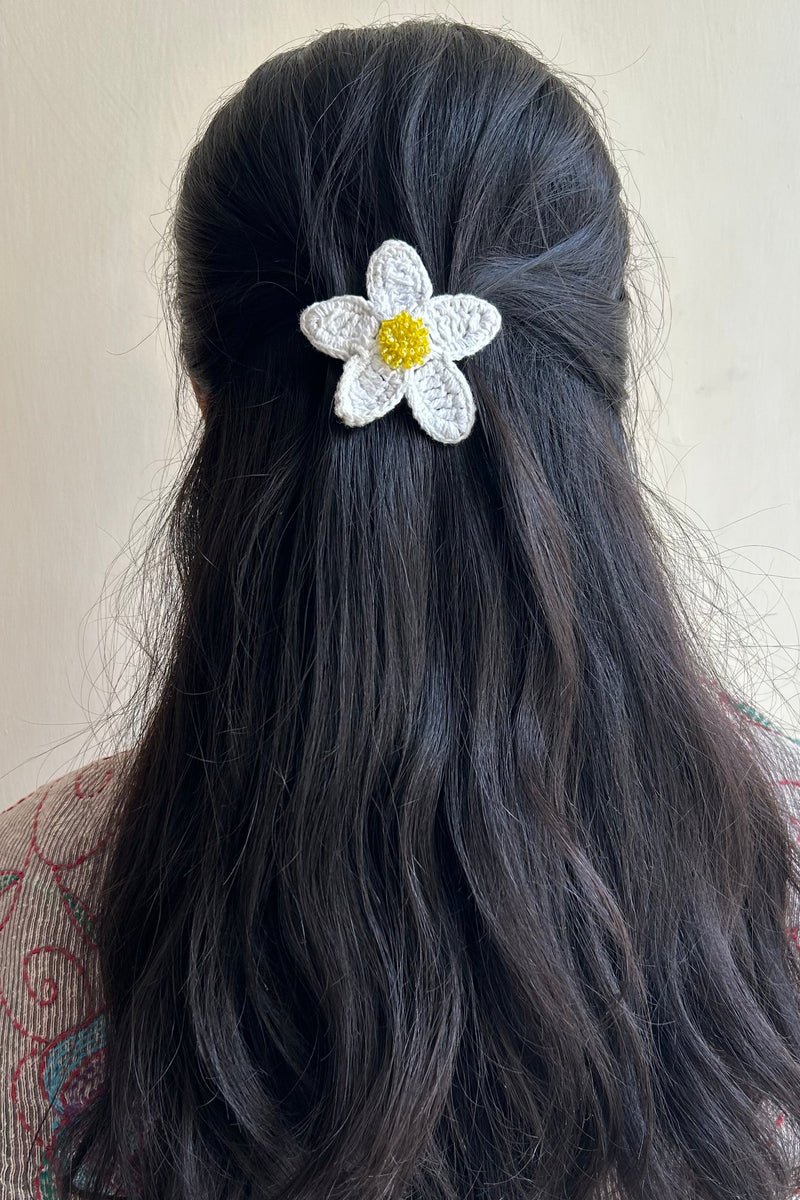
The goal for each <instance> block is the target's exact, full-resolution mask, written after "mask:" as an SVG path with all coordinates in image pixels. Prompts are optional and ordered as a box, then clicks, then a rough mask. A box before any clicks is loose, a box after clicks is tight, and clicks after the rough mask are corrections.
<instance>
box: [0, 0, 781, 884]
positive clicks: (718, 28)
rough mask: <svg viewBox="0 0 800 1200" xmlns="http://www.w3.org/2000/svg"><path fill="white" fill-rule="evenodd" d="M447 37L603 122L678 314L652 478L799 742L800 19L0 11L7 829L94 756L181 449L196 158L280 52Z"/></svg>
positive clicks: (548, 3) (747, 674) (1, 799)
mask: <svg viewBox="0 0 800 1200" xmlns="http://www.w3.org/2000/svg"><path fill="white" fill-rule="evenodd" d="M435 12H440V13H443V14H446V15H448V16H453V17H456V18H459V19H462V20H466V21H470V22H473V23H475V24H481V25H485V26H489V27H492V28H496V29H500V30H504V31H506V32H507V33H510V34H516V35H519V36H521V37H523V38H524V39H527V40H528V42H529V44H533V45H534V46H535V47H538V49H539V50H540V51H541V53H542V54H543V55H544V56H545V57H546V58H548V59H550V60H551V61H553V62H554V63H555V64H556V65H557V66H559V67H561V68H563V69H565V70H567V71H569V72H574V73H577V74H578V75H579V76H580V77H581V79H582V80H583V81H584V82H585V83H586V84H588V85H590V86H591V87H592V88H593V89H594V91H595V93H596V94H597V96H598V97H599V99H600V101H601V103H602V105H603V107H604V110H605V114H606V119H607V122H608V129H609V133H610V135H611V137H612V138H613V140H614V143H615V146H616V148H617V153H618V156H619V157H620V166H621V169H622V171H623V176H624V179H625V186H626V190H627V192H628V195H629V197H630V199H631V201H632V203H633V204H634V205H635V207H636V208H638V209H639V210H640V211H641V213H642V216H643V217H644V219H645V221H646V222H647V227H648V229H649V231H650V234H651V236H652V238H653V239H654V242H655V245H656V247H657V249H658V252H659V254H660V256H661V258H662V260H663V266H664V269H665V271H666V278H667V283H668V288H669V298H668V303H667V304H666V307H665V311H664V318H663V329H662V333H661V336H660V338H659V339H658V343H657V345H656V347H655V349H656V350H658V352H659V360H658V370H657V371H655V372H654V373H653V372H651V374H652V375H653V380H654V382H653V389H654V391H653V394H654V395H655V389H656V388H657V389H658V393H659V395H660V409H661V415H660V418H659V417H657V415H656V413H657V409H656V408H655V407H654V408H653V409H652V415H649V414H648V413H647V412H645V413H644V419H643V422H642V433H643V443H645V442H646V443H647V445H648V447H649V449H648V455H649V457H648V463H649V466H648V472H649V473H650V474H651V476H652V478H653V481H654V482H655V483H656V484H657V485H658V486H661V487H663V488H665V489H666V491H667V492H668V494H669V496H670V497H671V498H672V500H673V501H674V503H675V504H676V505H677V507H678V510H679V511H685V512H687V513H688V515H689V517H690V518H691V519H692V521H693V522H695V523H696V524H697V525H698V526H699V527H700V529H701V531H702V547H703V549H702V550H701V552H700V559H701V560H702V559H703V557H704V556H705V557H707V561H708V565H709V570H710V571H711V575H712V578H711V579H710V582H708V581H706V580H705V575H704V572H703V571H701V575H702V576H703V579H702V580H698V578H695V577H692V578H691V587H692V591H693V593H698V594H699V593H702V594H703V595H704V596H705V600H704V601H703V602H702V603H703V605H704V607H705V609H706V610H707V617H708V620H709V639H710V640H714V639H716V640H717V641H719V640H720V639H722V640H723V641H724V639H725V638H726V637H729V638H730V637H732V639H733V641H732V644H731V647H730V652H731V654H732V656H733V658H734V659H735V661H736V663H737V671H739V672H740V676H741V680H742V687H743V689H745V690H746V694H747V695H748V696H749V697H750V699H751V700H753V701H754V702H756V703H757V704H758V705H760V706H762V711H765V710H766V711H768V712H769V713H770V714H771V716H772V718H773V720H777V721H779V722H783V723H784V725H785V726H788V727H789V728H790V729H791V731H792V732H793V733H795V734H797V733H798V732H800V709H799V708H798V687H797V685H798V658H799V657H800V650H798V642H800V635H799V634H798V629H797V618H798V614H800V521H799V520H798V517H800V478H799V473H798V458H800V422H799V421H798V399H800V368H799V367H798V363H800V357H799V356H798V352H797V346H798V336H799V335H798V316H800V312H799V307H800V306H799V305H798V299H797V297H798V278H799V277H800V251H799V250H798V245H797V239H796V231H797V210H798V200H799V199H800V196H799V193H798V182H799V181H800V155H798V146H799V145H800V84H798V76H797V70H796V63H797V56H798V51H800V7H798V5H797V3H796V0H761V3H759V4H758V5H754V4H753V3H752V0H704V2H703V3H700V2H699V0H672V3H670V4H665V3H663V0H491V2H487V3H468V2H467V0H464V3H463V4H462V5H461V6H460V7H459V8H456V7H454V6H452V5H448V6H445V5H441V6H440V7H438V8H437V7H436V6H429V7H424V6H416V7H413V6H411V7H409V6H408V5H406V6H404V7H400V6H391V7H387V5H385V4H381V5H379V6H377V7H376V6H375V5H374V3H367V2H360V0H294V2H293V3H292V4H289V5H284V4H277V3H275V2H274V0H259V2H255V0H225V2H224V3H223V2H222V0H166V2H165V0H103V2H102V3H100V2H99V0H60V2H56V0H3V3H2V5H1V6H0V54H2V70H1V71H0V123H1V125H0V128H2V142H1V143H0V181H2V182H0V187H2V194H3V210H2V211H3V222H2V228H0V246H1V247H2V264H1V265H2V283H3V286H2V293H1V294H0V313H1V314H2V332H3V342H2V358H0V371H1V372H2V391H1V392H0V403H2V414H1V416H0V419H1V420H2V439H1V440H0V468H1V470H0V488H2V505H1V506H0V593H1V595H2V610H3V621H2V631H1V633H0V638H1V639H2V640H1V642H0V663H1V669H2V675H1V676H0V679H1V681H2V688H1V690H0V735H1V737H0V808H1V807H3V806H5V805H8V804H10V803H12V802H13V801H14V800H16V799H18V798H19V797H21V796H22V795H24V794H26V793H27V792H29V791H30V790H32V789H33V788H34V787H35V786H37V785H38V784H40V783H43V782H46V780H48V779H50V778H52V777H53V776H55V775H57V774H61V773H63V772H64V771H66V770H68V769H71V768H72V767H73V766H77V765H78V764H79V763H80V762H81V761H85V760H86V759H87V758H88V757H90V756H91V755H92V753H93V752H94V751H95V750H96V748H97V746H100V748H102V746H103V743H102V742H98V743H95V741H94V738H95V736H99V733H98V734H96V733H95V732H94V731H93V727H92V722H94V723H95V724H96V721H97V718H98V717H99V716H100V715H101V714H102V711H103V705H104V703H107V702H108V692H107V685H106V683H105V682H104V675H103V665H102V663H103V654H104V653H105V655H106V657H108V655H109V654H110V653H111V649H110V643H109V638H111V637H112V633H111V631H110V626H109V622H110V620H111V615H110V609H109V606H108V603H103V604H101V603H100V600H101V593H103V592H104V589H105V591H106V593H107V592H108V588H109V586H111V587H112V591H113V581H114V579H115V578H116V577H117V576H118V574H119V570H120V568H121V567H122V566H124V562H125V559H124V547H125V544H126V543H127V541H128V538H129V535H130V533H131V527H132V522H133V521H134V518H135V516H136V514H137V513H139V514H141V513H142V512H143V511H144V510H145V508H146V503H147V500H148V497H150V498H152V496H153V494H154V490H155V489H157V488H158V486H159V485H160V484H161V483H162V482H163V481H164V479H169V478H170V476H171V471H172V468H171V467H170V465H169V464H170V461H171V460H172V458H173V457H174V455H175V453H176V450H177V449H179V447H180V445H181V444H182V443H181V441H180V437H179V432H178V431H176V429H175V419H174V407H173V396H174V380H173V374H172V368H171V366H170V361H169V342H168V340H167V338H166V335H165V333H164V330H163V324H161V323H159V313H160V309H159V307H158V302H157V294H156V286H155V278H156V277H155V275H154V267H155V264H156V250H157V247H158V238H159V234H160V232H161V230H162V229H163V227H164V220H165V210H166V206H167V203H168V197H169V187H170V183H171V181H172V180H173V177H174V175H175V171H176V169H177V167H178V164H179V162H180V160H181V157H182V155H183V154H184V152H185V151H186V149H187V148H188V146H189V144H190V143H191V141H192V139H193V138H194V136H195V133H196V130H197V129H198V126H199V125H200V124H201V122H202V120H203V119H204V115H205V114H206V113H207V112H208V110H209V108H210V106H211V105H213V104H214V102H215V101H216V100H217V98H218V97H219V96H220V95H221V94H222V93H223V92H227V91H228V90H229V89H230V88H232V87H233V86H235V85H236V84H237V83H238V82H240V81H241V80H243V79H244V77H245V76H246V75H247V74H248V73H249V72H250V70H252V69H253V68H254V67H255V66H256V65H257V64H258V63H259V62H260V61H262V60H263V59H264V58H265V57H267V55H269V54H270V53H272V52H273V51H275V50H277V49H279V48H282V47H285V46H287V45H292V44H295V43H297V42H298V41H301V40H303V39H304V38H305V37H307V36H308V35H310V34H312V33H314V32H315V31H318V30H322V29H325V28H329V27H330V26H331V25H333V24H345V25H355V24H360V23H364V22H367V21H371V20H387V19H389V20H393V19H397V18H401V17H404V16H410V15H415V14H416V15H423V14H433V13H435ZM659 347H660V349H659ZM645 407H647V406H645ZM181 436H186V434H185V426H184V434H183V435H181ZM656 439H657V440H656ZM121 554H122V557H120V555H121ZM717 565H718V566H719V567H721V568H724V569H725V570H726V571H727V575H726V576H725V579H724V580H719V579H718V580H717V581H716V582H715V581H714V578H713V575H714V571H715V570H716V567H717ZM692 570H694V568H693V569H692ZM690 575H691V572H690V571H689V568H688V567H687V580H689V579H690ZM725 580H727V582H725ZM730 604H733V606H734V610H733V621H734V625H733V627H732V630H729V631H728V633H726V632H725V629H719V628H717V629H714V628H713V623H714V616H715V614H717V613H719V612H720V611H722V610H723V609H725V608H726V607H727V606H729V605H730ZM104 647H105V650H104ZM116 654H117V662H116V667H117V668H119V666H120V663H122V662H124V654H123V653H122V651H120V650H117V651H116ZM112 666H113V664H112ZM104 689H105V690H104ZM98 752H99V751H98ZM0 865H1V864H0Z"/></svg>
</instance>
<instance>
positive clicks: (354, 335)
mask: <svg viewBox="0 0 800 1200" xmlns="http://www.w3.org/2000/svg"><path fill="white" fill-rule="evenodd" d="M379 324H380V322H379V320H378V318H377V317H376V316H375V313H374V312H373V310H372V305H371V304H370V302H369V301H368V300H365V299H364V297H363V296H334V297H333V298H332V299H331V300H319V301H317V303H316V304H310V305H309V306H308V308H304V309H303V311H302V312H301V313H300V328H301V329H302V331H303V333H304V334H305V335H306V337H307V338H308V340H309V341H310V342H311V345H312V346H316V348H317V350H322V352H323V353H324V354H330V355H332V357H333V358H351V357H352V356H353V355H354V354H357V353H358V352H359V351H364V352H366V351H367V350H368V349H369V348H370V347H371V345H372V343H373V342H374V341H375V338H376V337H377V335H378V326H379Z"/></svg>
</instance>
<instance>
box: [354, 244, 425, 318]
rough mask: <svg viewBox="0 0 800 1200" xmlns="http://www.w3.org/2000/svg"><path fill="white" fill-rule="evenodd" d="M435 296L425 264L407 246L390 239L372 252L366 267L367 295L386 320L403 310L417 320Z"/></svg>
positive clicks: (412, 248) (413, 250)
mask: <svg viewBox="0 0 800 1200" xmlns="http://www.w3.org/2000/svg"><path fill="white" fill-rule="evenodd" d="M432 293H433V285H432V284H431V280H430V276H429V275H428V272H427V271H426V269H425V264H424V263H423V261H422V259H421V258H420V256H419V254H418V253H417V251H416V250H415V249H414V247H413V246H410V245H409V244H408V242H401V241H400V240H399V239H398V238H389V239H388V241H385V242H381V244H380V246H378V249H377V250H375V251H373V253H372V255H371V257H370V260H369V262H368V263H367V295H368V296H369V298H370V300H371V301H372V304H373V307H374V309H375V311H376V312H377V313H378V315H379V316H380V317H381V318H382V319H383V320H387V319H388V318H389V317H393V316H395V315H396V314H397V313H399V312H400V311H401V310H402V309H406V311H407V312H410V313H411V314H412V316H416V310H417V309H419V308H420V307H421V306H422V305H423V304H424V303H425V301H426V300H428V299H429V298H430V296H431V295H432Z"/></svg>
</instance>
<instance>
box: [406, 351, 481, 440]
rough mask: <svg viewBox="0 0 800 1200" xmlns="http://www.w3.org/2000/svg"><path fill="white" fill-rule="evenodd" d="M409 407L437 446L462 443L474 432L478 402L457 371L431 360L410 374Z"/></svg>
mask: <svg viewBox="0 0 800 1200" xmlns="http://www.w3.org/2000/svg"><path fill="white" fill-rule="evenodd" d="M405 390H406V396H407V397H408V403H409V405H410V406H411V411H412V412H413V414H414V416H415V417H416V419H417V421H418V422H419V424H420V425H421V426H422V428H423V429H424V430H425V432H426V433H427V434H429V435H430V436H431V437H432V438H435V439H436V441H437V442H448V443H453V442H460V441H462V440H463V438H465V437H466V436H467V434H468V433H469V431H470V430H471V429H472V425H473V422H474V420H475V401H474V400H473V398H472V392H471V390H470V386H469V384H468V383H467V380H466V378H465V377H464V375H463V374H462V372H461V371H459V369H458V367H457V366H455V365H454V364H453V363H452V362H449V361H448V360H447V359H446V358H437V357H435V356H432V357H431V358H429V359H427V360H426V361H425V362H424V363H423V364H422V366H420V367H414V368H412V369H411V370H410V371H409V372H408V378H407V381H406V385H405Z"/></svg>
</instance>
